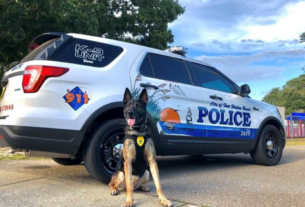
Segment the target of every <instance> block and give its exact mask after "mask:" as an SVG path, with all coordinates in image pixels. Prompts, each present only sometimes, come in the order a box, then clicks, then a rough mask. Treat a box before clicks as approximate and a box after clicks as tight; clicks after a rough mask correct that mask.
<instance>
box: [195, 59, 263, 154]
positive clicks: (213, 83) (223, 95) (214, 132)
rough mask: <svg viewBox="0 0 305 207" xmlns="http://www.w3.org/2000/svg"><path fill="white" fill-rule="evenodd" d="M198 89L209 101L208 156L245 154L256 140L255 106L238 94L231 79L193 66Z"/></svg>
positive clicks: (205, 105)
mask: <svg viewBox="0 0 305 207" xmlns="http://www.w3.org/2000/svg"><path fill="white" fill-rule="evenodd" d="M190 65H191V71H192V73H193V75H194V77H195V78H194V79H195V81H196V85H197V86H198V87H202V88H203V90H202V91H203V93H204V94H205V97H206V102H205V104H204V108H205V109H206V111H208V113H206V115H205V116H206V124H207V137H206V148H205V153H222V152H243V151H247V149H248V148H249V146H250V145H249V143H250V141H251V140H253V139H255V135H256V131H257V130H256V129H254V128H252V127H251V126H253V121H252V120H253V119H254V112H253V107H254V106H253V103H252V102H251V101H249V100H248V98H246V97H242V96H240V95H238V94H237V90H236V87H235V85H236V84H234V83H233V82H232V81H231V80H230V79H228V78H227V77H225V76H224V75H223V74H221V73H220V72H219V71H217V70H215V69H214V68H211V67H208V66H205V65H201V64H197V63H190Z"/></svg>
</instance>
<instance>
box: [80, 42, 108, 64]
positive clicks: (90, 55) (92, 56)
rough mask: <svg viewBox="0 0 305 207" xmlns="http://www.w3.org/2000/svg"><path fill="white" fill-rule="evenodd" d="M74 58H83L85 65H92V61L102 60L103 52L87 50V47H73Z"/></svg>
mask: <svg viewBox="0 0 305 207" xmlns="http://www.w3.org/2000/svg"><path fill="white" fill-rule="evenodd" d="M75 57H78V58H83V61H84V62H85V63H93V61H96V60H97V61H102V60H103V59H104V57H105V56H104V50H103V49H101V48H97V47H95V48H93V49H89V48H88V46H87V45H80V44H76V45H75Z"/></svg>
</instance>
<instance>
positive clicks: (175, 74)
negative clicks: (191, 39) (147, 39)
mask: <svg viewBox="0 0 305 207" xmlns="http://www.w3.org/2000/svg"><path fill="white" fill-rule="evenodd" d="M149 57H150V60H151V62H152V65H153V70H154V74H155V78H158V79H162V80H168V81H174V82H178V83H185V84H190V85H191V84H192V81H191V78H190V75H189V72H188V69H187V68H186V65H185V63H184V61H182V60H179V59H175V58H171V57H166V56H162V55H156V54H149Z"/></svg>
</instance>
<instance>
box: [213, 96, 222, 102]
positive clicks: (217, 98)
mask: <svg viewBox="0 0 305 207" xmlns="http://www.w3.org/2000/svg"><path fill="white" fill-rule="evenodd" d="M210 98H211V99H216V100H220V101H222V98H221V97H218V96H216V95H211V96H210Z"/></svg>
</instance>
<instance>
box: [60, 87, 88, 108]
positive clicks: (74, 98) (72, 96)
mask: <svg viewBox="0 0 305 207" xmlns="http://www.w3.org/2000/svg"><path fill="white" fill-rule="evenodd" d="M91 98H92V96H91V94H90V92H89V90H87V89H85V88H80V87H78V86H76V87H75V88H73V89H72V90H69V89H68V90H67V93H66V95H64V96H63V99H64V100H65V101H66V103H68V104H69V105H70V106H71V107H72V108H73V109H74V111H77V110H78V109H79V108H80V107H82V106H83V105H84V104H88V102H89V101H90V100H91Z"/></svg>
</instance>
